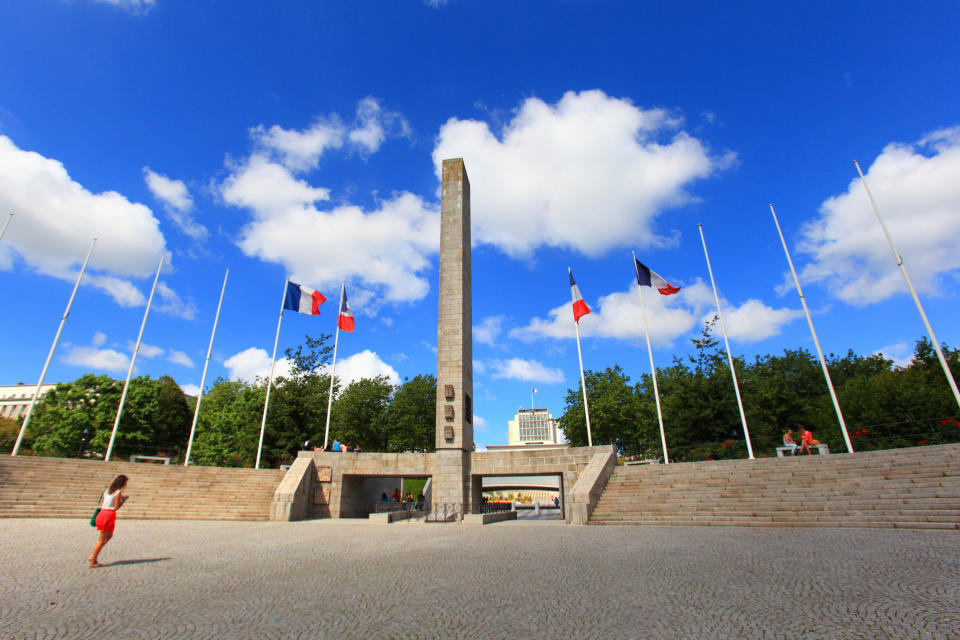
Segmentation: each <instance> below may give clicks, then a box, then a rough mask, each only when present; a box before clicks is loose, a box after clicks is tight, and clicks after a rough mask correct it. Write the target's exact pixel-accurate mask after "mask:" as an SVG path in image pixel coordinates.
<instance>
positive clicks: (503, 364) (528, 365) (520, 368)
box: [489, 358, 563, 384]
mask: <svg viewBox="0 0 960 640" xmlns="http://www.w3.org/2000/svg"><path fill="white" fill-rule="evenodd" d="M489 364H490V367H491V368H492V369H493V377H494V378H506V379H508V380H526V381H529V382H542V383H544V384H559V383H561V382H563V371H561V370H560V369H551V368H549V367H546V366H544V365H542V364H541V363H539V362H537V361H536V360H526V359H524V358H510V359H508V360H491V361H490V363H489Z"/></svg>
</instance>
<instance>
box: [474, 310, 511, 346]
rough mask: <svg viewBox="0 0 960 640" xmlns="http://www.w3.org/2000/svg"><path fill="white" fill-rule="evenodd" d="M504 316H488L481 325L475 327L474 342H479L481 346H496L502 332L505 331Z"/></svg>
mask: <svg viewBox="0 0 960 640" xmlns="http://www.w3.org/2000/svg"><path fill="white" fill-rule="evenodd" d="M503 320H504V318H503V316H488V317H486V318H484V319H483V321H482V322H480V324H479V325H474V326H473V340H474V342H479V343H480V344H488V345H490V346H494V343H495V342H496V340H497V336H499V335H500V332H501V331H502V329H503Z"/></svg>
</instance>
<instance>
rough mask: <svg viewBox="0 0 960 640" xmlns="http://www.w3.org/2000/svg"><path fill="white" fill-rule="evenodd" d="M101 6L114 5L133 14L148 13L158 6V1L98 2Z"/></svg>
mask: <svg viewBox="0 0 960 640" xmlns="http://www.w3.org/2000/svg"><path fill="white" fill-rule="evenodd" d="M96 2H99V3H101V4H112V5H113V6H115V7H119V8H120V9H123V10H125V11H128V12H130V13H133V14H138V13H147V12H148V11H150V9H152V8H153V7H155V6H156V4H157V3H156V0H96Z"/></svg>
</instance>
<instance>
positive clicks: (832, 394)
mask: <svg viewBox="0 0 960 640" xmlns="http://www.w3.org/2000/svg"><path fill="white" fill-rule="evenodd" d="M770 213H772V214H773V223H774V224H775V225H777V233H778V234H780V242H781V243H782V244H783V252H784V253H785V254H786V256H787V264H789V265H790V273H792V274H793V283H794V284H795V285H797V294H798V295H799V296H800V304H802V305H803V313H804V314H805V315H806V316H807V324H808V325H810V335H811V336H813V344H814V346H815V347H816V348H817V357H818V358H820V368H821V369H823V377H824V378H825V379H826V381H827V388H828V389H829V390H830V399H831V400H832V401H833V408H834V410H835V411H836V412H837V420H838V421H839V422H840V429H841V430H842V431H843V440H844V442H846V443H847V452H849V453H853V443H852V442H851V441H850V434H849V433H847V423H846V422H845V421H844V420H843V412H842V411H840V402H839V401H838V400H837V392H836V391H834V389H833V380H831V379H830V371H829V370H828V369H827V361H826V360H825V359H824V357H823V351H822V350H821V349H820V341H819V340H817V332H816V331H815V330H814V328H813V318H811V317H810V309H808V308H807V299H806V298H805V297H804V296H803V289H801V288H800V279H799V278H798V277H797V270H796V269H794V268H793V260H792V259H791V258H790V250H789V249H787V241H786V240H785V239H784V237H783V231H782V230H781V229H780V221H779V220H777V212H776V211H774V210H773V203H771V204H770Z"/></svg>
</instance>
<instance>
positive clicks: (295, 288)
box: [283, 281, 327, 316]
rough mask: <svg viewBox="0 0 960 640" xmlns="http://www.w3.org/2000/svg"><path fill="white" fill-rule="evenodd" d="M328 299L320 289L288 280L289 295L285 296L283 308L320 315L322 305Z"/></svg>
mask: <svg viewBox="0 0 960 640" xmlns="http://www.w3.org/2000/svg"><path fill="white" fill-rule="evenodd" d="M326 301H327V299H326V298H324V297H323V294H322V293H320V292H319V291H314V290H313V289H311V288H310V287H304V286H301V285H299V284H296V283H294V282H289V281H288V282H287V295H285V296H284V297H283V308H284V309H290V310H291V311H298V312H300V313H307V314H310V315H314V316H318V315H320V305H321V304H323V303H324V302H326Z"/></svg>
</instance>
